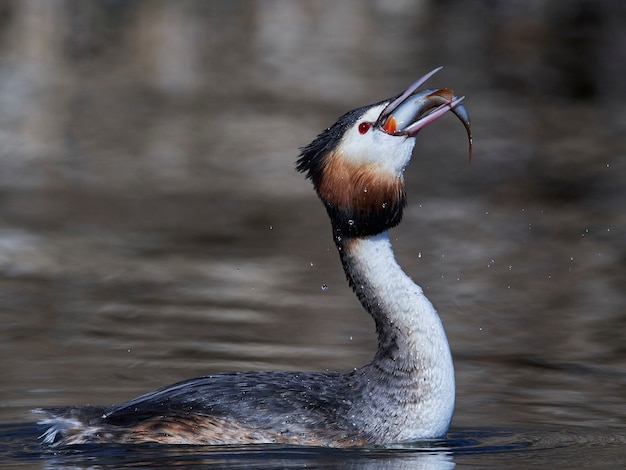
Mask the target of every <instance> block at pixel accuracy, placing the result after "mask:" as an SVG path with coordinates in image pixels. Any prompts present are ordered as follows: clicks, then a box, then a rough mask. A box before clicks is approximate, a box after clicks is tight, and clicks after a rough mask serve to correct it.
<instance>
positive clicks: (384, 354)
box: [342, 232, 455, 440]
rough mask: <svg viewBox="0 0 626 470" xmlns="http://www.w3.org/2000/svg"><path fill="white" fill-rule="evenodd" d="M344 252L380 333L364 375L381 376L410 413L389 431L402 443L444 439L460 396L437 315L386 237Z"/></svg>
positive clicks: (361, 241) (354, 242) (358, 241)
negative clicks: (405, 269) (456, 388)
mask: <svg viewBox="0 0 626 470" xmlns="http://www.w3.org/2000/svg"><path fill="white" fill-rule="evenodd" d="M342 248H343V249H344V250H345V251H346V252H345V253H343V254H342V260H343V262H344V268H345V269H346V273H347V274H348V277H349V278H350V281H351V283H352V285H353V288H354V290H355V292H356V294H357V296H358V297H359V300H361V303H362V304H363V306H364V307H365V308H366V309H367V310H368V311H369V313H370V314H371V315H372V317H373V318H374V320H375V322H376V329H377V332H378V339H379V350H378V353H377V354H376V357H375V358H374V360H373V362H372V363H371V364H369V365H368V366H365V367H364V368H363V369H362V370H363V371H365V370H366V369H367V370H368V374H369V375H371V374H375V375H378V376H380V380H381V381H382V382H386V383H387V387H388V388H389V391H390V394H391V395H393V397H394V399H397V400H399V401H401V402H402V404H403V409H404V410H405V411H403V414H404V415H403V416H402V417H401V418H400V419H398V420H397V426H396V427H397V429H390V430H389V431H390V432H391V433H392V434H396V439H397V440H411V439H416V438H427V437H436V436H441V435H442V434H444V433H445V432H446V431H447V429H448V426H449V425H450V420H451V419H452V413H453V410H454V395H455V392H454V367H453V364H452V356H451V353H450V348H449V346H448V340H447V338H446V334H445V331H444V329H443V325H442V323H441V320H440V319H439V316H438V315H437V311H436V310H435V308H434V307H433V305H432V304H431V303H430V301H429V300H428V299H427V298H426V296H425V295H424V293H423V291H422V289H421V288H420V287H419V286H418V285H416V284H415V283H414V282H413V281H412V280H411V278H409V277H408V276H407V275H406V274H405V273H404V271H402V269H401V268H400V266H399V265H398V263H397V262H396V260H395V258H394V255H393V250H392V248H391V243H390V241H389V237H388V235H387V232H383V233H381V234H378V235H374V236H371V237H364V238H355V239H351V240H349V241H348V242H346V243H345V245H344V247H342ZM374 370H375V372H373V371H374ZM378 385H380V383H379V384H378ZM390 425H391V424H390Z"/></svg>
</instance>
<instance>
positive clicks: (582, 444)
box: [0, 424, 626, 470]
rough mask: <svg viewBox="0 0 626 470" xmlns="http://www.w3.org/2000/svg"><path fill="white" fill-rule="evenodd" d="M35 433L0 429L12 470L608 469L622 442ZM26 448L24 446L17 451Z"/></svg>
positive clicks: (544, 434) (559, 434)
mask: <svg viewBox="0 0 626 470" xmlns="http://www.w3.org/2000/svg"><path fill="white" fill-rule="evenodd" d="M38 431H40V429H38V428H36V427H35V426H32V425H23V424H22V425H2V426H0V436H2V440H3V443H4V444H5V446H3V447H4V449H3V450H0V458H2V459H11V461H12V462H13V463H14V464H15V465H16V466H23V467H26V466H29V465H32V464H33V463H41V464H42V466H44V467H45V468H82V467H86V466H88V467H90V468H100V467H115V468H119V467H137V466H147V467H151V468H155V467H156V468H161V467H173V466H192V465H202V466H209V467H212V466H213V467H220V468H221V467H228V468H250V467H252V468H277V467H280V468H282V467H284V466H288V467H311V466H313V467H315V468H327V467H328V468H336V466H337V464H338V463H340V464H341V467H342V468H353V467H354V468H393V469H396V468H397V469H405V468H407V469H408V468H410V469H414V468H417V469H437V470H443V469H452V468H456V467H462V466H464V465H465V466H471V467H480V468H519V469H524V468H537V466H538V465H540V466H541V468H552V467H555V466H559V465H560V464H562V463H563V461H564V460H565V459H568V460H567V461H570V462H576V466H581V467H584V468H594V469H601V468H615V465H616V464H619V463H620V462H623V450H622V448H623V446H624V445H625V444H626V438H625V437H624V435H623V434H622V435H617V434H609V433H603V432H593V431H592V432H589V431H587V430H580V429H577V428H569V429H564V430H561V431H541V430H535V431H528V430H522V429H511V430H506V431H504V430H499V431H494V430H485V429H459V430H456V431H453V432H451V433H450V435H449V436H448V438H447V439H441V440H432V441H424V442H416V443H410V444H398V445H394V446H390V447H385V448H383V447H368V448H358V449H327V448H315V447H289V446H278V445H253V446H207V447H205V446H160V445H108V444H106V445H83V446H74V447H68V448H65V449H46V448H43V449H42V448H41V447H39V446H37V445H36V444H34V441H35V438H36V436H37V432H38ZM24 442H27V443H28V444H26V445H24V444H23V443H24Z"/></svg>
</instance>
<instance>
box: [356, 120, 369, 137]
mask: <svg viewBox="0 0 626 470" xmlns="http://www.w3.org/2000/svg"><path fill="white" fill-rule="evenodd" d="M370 127H372V123H371V122H366V121H363V122H362V123H361V124H359V132H360V133H361V134H365V133H366V132H367V131H369V130H370Z"/></svg>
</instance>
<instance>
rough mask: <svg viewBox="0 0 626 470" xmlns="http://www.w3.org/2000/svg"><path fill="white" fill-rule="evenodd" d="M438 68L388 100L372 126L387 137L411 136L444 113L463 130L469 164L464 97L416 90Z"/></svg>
mask: <svg viewBox="0 0 626 470" xmlns="http://www.w3.org/2000/svg"><path fill="white" fill-rule="evenodd" d="M441 69H442V67H439V68H436V69H435V70H433V71H431V72H429V73H427V74H426V75H424V76H423V77H422V78H420V79H419V80H417V81H416V82H414V83H413V84H412V85H411V86H410V87H408V88H407V89H406V90H405V91H403V92H402V93H401V94H400V96H398V97H397V98H395V99H394V100H392V101H391V102H390V103H389V104H388V105H387V106H386V107H385V109H383V111H382V113H380V116H379V117H378V120H377V121H376V124H375V125H376V127H378V128H379V129H381V130H382V131H384V132H386V133H387V134H390V135H398V136H399V135H404V136H408V137H415V135H416V134H417V133H418V132H419V131H420V129H422V128H423V127H425V126H427V125H428V124H430V123H431V122H433V121H435V120H437V119H438V118H440V117H441V116H443V115H444V114H445V113H447V112H448V111H451V112H452V113H453V114H454V115H455V116H456V117H458V118H459V119H460V120H461V122H462V123H463V125H464V126H465V130H466V131H467V138H468V140H469V161H470V162H471V161H472V130H471V125H470V118H469V113H468V112H467V109H465V106H463V104H461V101H463V99H464V98H465V97H464V96H462V97H460V98H457V97H456V96H454V92H453V91H452V90H449V89H447V88H441V89H439V90H435V89H430V90H421V91H417V89H418V88H419V87H420V86H421V85H422V84H423V83H424V82H425V81H426V80H428V79H429V78H430V77H431V76H433V75H434V74H435V73H437V72H438V71H439V70H441Z"/></svg>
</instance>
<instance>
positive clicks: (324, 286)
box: [322, 284, 328, 292]
mask: <svg viewBox="0 0 626 470" xmlns="http://www.w3.org/2000/svg"><path fill="white" fill-rule="evenodd" d="M327 290H328V286H327V285H326V284H322V292H326V291H327Z"/></svg>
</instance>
